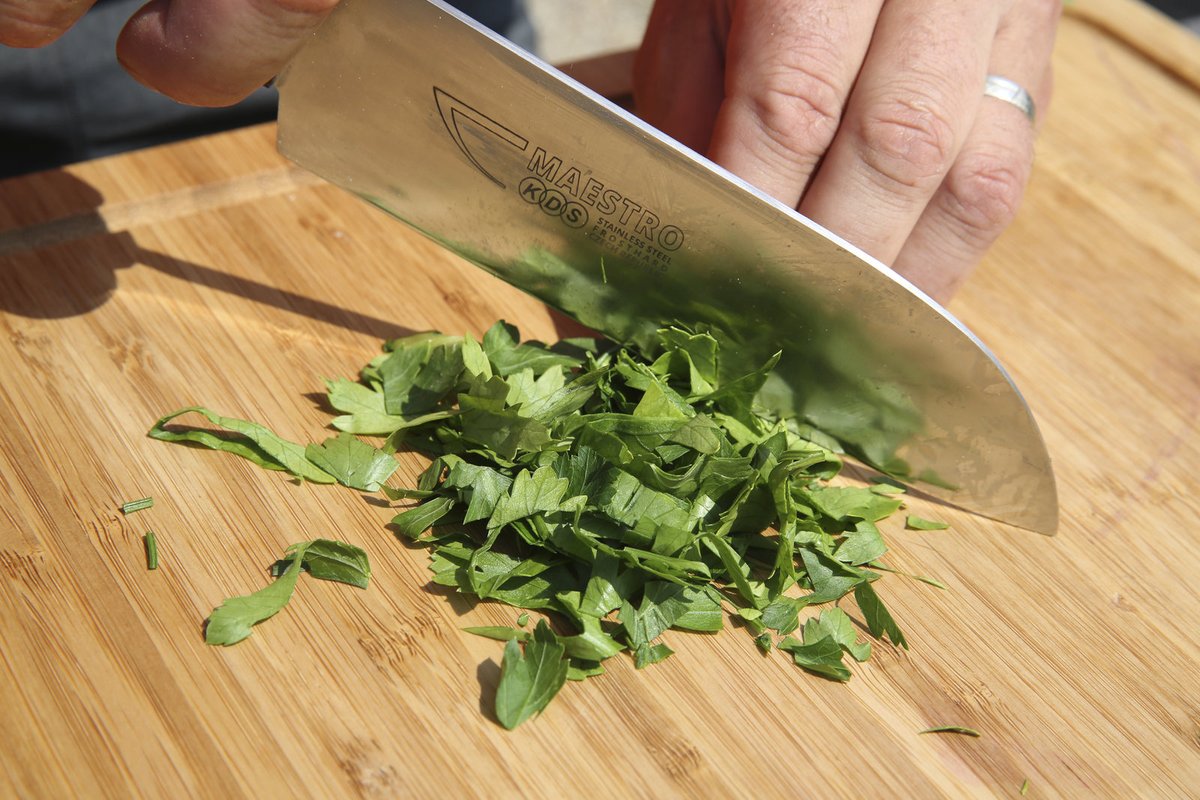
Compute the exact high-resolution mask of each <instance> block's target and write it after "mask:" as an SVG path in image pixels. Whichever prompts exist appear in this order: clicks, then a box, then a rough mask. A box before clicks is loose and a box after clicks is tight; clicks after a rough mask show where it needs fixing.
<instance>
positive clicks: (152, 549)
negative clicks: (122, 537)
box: [142, 531, 158, 569]
mask: <svg viewBox="0 0 1200 800" xmlns="http://www.w3.org/2000/svg"><path fill="white" fill-rule="evenodd" d="M142 541H143V543H144V544H145V546H146V569H158V540H157V539H156V538H155V536H154V531H146V535H145V536H143V537H142Z"/></svg>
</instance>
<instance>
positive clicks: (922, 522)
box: [904, 514, 950, 531]
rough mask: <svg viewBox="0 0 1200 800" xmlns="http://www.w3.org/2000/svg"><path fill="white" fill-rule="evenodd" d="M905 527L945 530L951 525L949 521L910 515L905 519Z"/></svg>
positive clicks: (912, 529) (914, 529)
mask: <svg viewBox="0 0 1200 800" xmlns="http://www.w3.org/2000/svg"><path fill="white" fill-rule="evenodd" d="M904 527H906V528H908V529H909V530H910V531H944V530H946V529H947V528H949V527H950V523H948V522H937V521H936V520H932V519H922V518H921V517H917V516H913V515H912V514H909V515H908V518H907V519H905V520H904Z"/></svg>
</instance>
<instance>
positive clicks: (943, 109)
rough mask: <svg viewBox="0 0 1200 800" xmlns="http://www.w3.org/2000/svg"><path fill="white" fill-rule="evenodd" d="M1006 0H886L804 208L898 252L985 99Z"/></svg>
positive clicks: (874, 251) (876, 247) (840, 229)
mask: <svg viewBox="0 0 1200 800" xmlns="http://www.w3.org/2000/svg"><path fill="white" fill-rule="evenodd" d="M1000 5H1001V4H999V3H995V2H964V0H912V1H911V2H889V3H885V4H884V6H883V9H882V11H881V13H880V17H879V20H878V23H877V25H876V28H875V33H874V38H873V40H872V45H871V49H870V51H869V52H868V53H867V57H866V60H865V61H864V63H863V67H862V72H861V74H860V75H859V77H858V81H857V83H856V85H855V87H854V92H853V93H852V94H851V96H850V100H849V103H848V105H847V108H846V111H845V119H844V120H843V122H842V126H841V129H840V130H839V132H838V135H837V137H836V139H835V140H834V141H833V143H832V145H831V146H830V148H829V151H828V152H827V153H826V156H825V160H824V162H823V163H822V164H821V167H820V169H819V170H818V172H817V174H816V176H815V177H814V178H813V181H812V183H811V185H810V188H809V192H808V194H807V195H806V196H805V198H804V200H803V202H802V203H801V204H800V207H799V210H800V212H801V213H803V214H805V215H807V216H809V217H810V218H811V219H813V220H815V221H816V222H818V223H820V224H821V225H824V226H825V227H827V228H829V229H830V230H833V231H835V232H837V233H838V234H840V235H841V236H843V237H845V238H846V239H847V240H849V241H851V242H853V243H854V244H856V245H857V246H859V247H860V248H862V249H863V250H865V251H867V252H868V253H870V254H871V255H873V256H875V257H876V258H878V259H880V260H881V261H883V262H884V263H889V264H890V263H892V262H893V261H894V259H895V258H896V256H897V255H898V254H899V253H900V250H901V248H902V247H903V245H904V242H905V240H906V239H908V237H909V234H910V233H911V232H912V230H913V228H914V226H915V225H916V223H917V220H918V219H919V218H920V216H921V214H922V212H923V211H924V209H925V206H926V205H927V204H928V203H929V200H930V198H931V197H932V196H933V195H934V193H935V191H936V190H937V188H938V186H939V185H940V184H941V183H942V180H943V179H944V178H945V176H946V173H947V171H948V170H949V169H950V166H951V164H953V163H954V161H955V159H956V158H957V156H958V154H959V151H960V149H961V148H962V145H963V142H964V141H965V139H966V137H967V133H968V131H969V130H970V129H971V126H972V122H973V120H974V118H975V115H976V113H977V111H978V109H979V105H980V101H981V92H982V86H983V82H984V76H985V75H986V73H987V65H988V54H989V53H990V52H991V49H992V43H993V40H994V39H995V36H996V31H997V29H998V27H999V23H1000V13H1001V8H1000Z"/></svg>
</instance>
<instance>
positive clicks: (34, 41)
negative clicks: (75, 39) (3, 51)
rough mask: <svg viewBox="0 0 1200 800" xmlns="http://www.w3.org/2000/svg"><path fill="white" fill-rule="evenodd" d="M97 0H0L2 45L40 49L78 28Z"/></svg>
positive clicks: (0, 35) (0, 42)
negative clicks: (70, 28)
mask: <svg viewBox="0 0 1200 800" xmlns="http://www.w3.org/2000/svg"><path fill="white" fill-rule="evenodd" d="M95 1H96V0H0V44H5V45H8V46H9V47H41V46H42V45H46V44H50V42H52V41H54V40H55V39H57V38H58V37H59V36H61V35H62V34H63V32H64V31H66V30H67V28H69V27H71V26H72V25H74V24H75V22H76V21H77V20H78V19H79V18H80V17H82V16H83V15H84V14H85V13H86V12H87V10H88V9H89V8H91V7H92V4H93V3H95Z"/></svg>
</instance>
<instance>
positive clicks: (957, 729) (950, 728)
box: [919, 725, 982, 738]
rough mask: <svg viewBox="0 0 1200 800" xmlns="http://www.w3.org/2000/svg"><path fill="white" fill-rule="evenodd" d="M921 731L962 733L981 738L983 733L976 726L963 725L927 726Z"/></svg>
mask: <svg viewBox="0 0 1200 800" xmlns="http://www.w3.org/2000/svg"><path fill="white" fill-rule="evenodd" d="M919 733H961V734H962V735H963V736H974V737H975V738H979V737H980V736H982V734H981V733H980V732H979V731H977V730H975V729H974V728H964V727H963V726H962V725H939V726H938V727H936V728H926V729H925V730H923V731H919Z"/></svg>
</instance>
